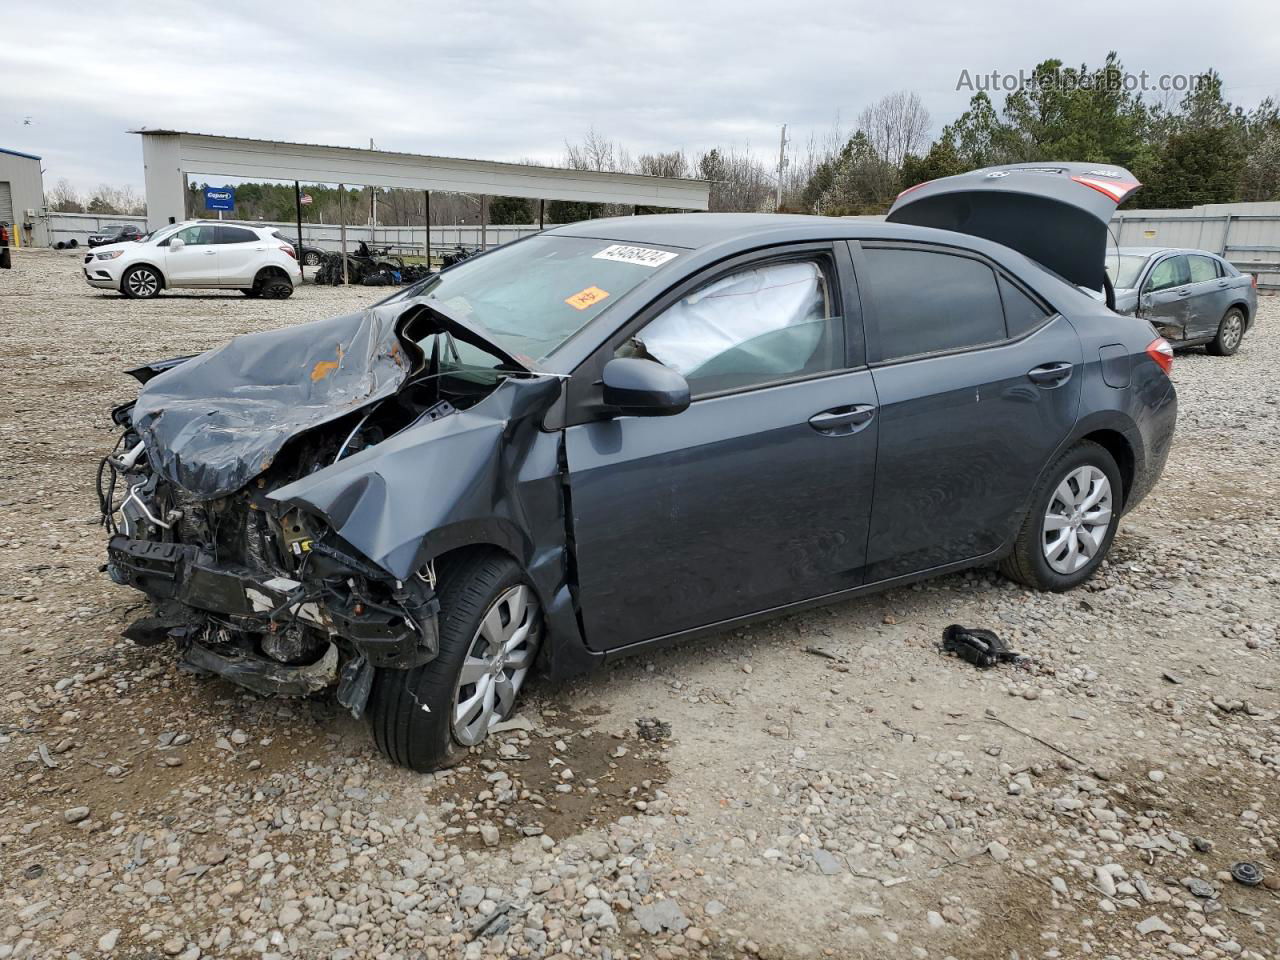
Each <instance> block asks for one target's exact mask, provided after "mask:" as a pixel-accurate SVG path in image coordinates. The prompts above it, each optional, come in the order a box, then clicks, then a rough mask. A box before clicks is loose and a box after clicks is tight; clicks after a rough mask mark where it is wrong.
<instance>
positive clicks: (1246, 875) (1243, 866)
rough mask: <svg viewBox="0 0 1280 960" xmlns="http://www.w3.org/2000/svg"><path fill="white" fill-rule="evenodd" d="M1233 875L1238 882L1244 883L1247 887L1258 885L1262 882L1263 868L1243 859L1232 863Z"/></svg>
mask: <svg viewBox="0 0 1280 960" xmlns="http://www.w3.org/2000/svg"><path fill="white" fill-rule="evenodd" d="M1231 877H1232V879H1233V880H1235V882H1236V883H1242V884H1244V885H1245V886H1246V887H1256V886H1257V885H1258V884H1260V883H1261V882H1262V868H1261V867H1260V866H1258V865H1257V864H1256V863H1251V862H1250V861H1248V860H1241V861H1240V862H1239V863H1233V864H1232V865H1231Z"/></svg>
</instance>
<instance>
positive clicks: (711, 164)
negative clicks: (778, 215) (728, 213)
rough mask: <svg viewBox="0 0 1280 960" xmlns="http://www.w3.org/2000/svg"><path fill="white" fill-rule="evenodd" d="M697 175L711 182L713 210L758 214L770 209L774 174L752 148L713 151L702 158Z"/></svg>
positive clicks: (729, 148) (699, 160)
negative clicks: (754, 153)
mask: <svg viewBox="0 0 1280 960" xmlns="http://www.w3.org/2000/svg"><path fill="white" fill-rule="evenodd" d="M697 173H698V176H699V177H701V178H702V179H703V180H710V181H711V190H710V198H709V205H710V207H709V208H710V209H711V210H716V211H719V210H737V211H745V212H752V213H754V212H759V211H762V210H765V209H768V208H769V207H770V203H769V201H770V198H771V197H772V196H773V190H774V182H773V174H771V173H770V172H769V171H768V170H767V169H766V168H765V165H764V164H763V163H762V162H761V161H760V159H759V158H758V157H756V156H754V155H753V154H752V153H751V150H750V148H749V147H742V148H739V147H724V148H722V147H713V148H712V149H711V150H708V151H707V152H706V153H704V154H703V155H702V156H700V157H699V158H698V166H697Z"/></svg>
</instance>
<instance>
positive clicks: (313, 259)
mask: <svg viewBox="0 0 1280 960" xmlns="http://www.w3.org/2000/svg"><path fill="white" fill-rule="evenodd" d="M302 262H303V263H305V264H306V265H307V266H308V267H318V266H320V254H318V253H316V252H315V251H314V250H312V251H310V252H308V253H305V254H303V255H302Z"/></svg>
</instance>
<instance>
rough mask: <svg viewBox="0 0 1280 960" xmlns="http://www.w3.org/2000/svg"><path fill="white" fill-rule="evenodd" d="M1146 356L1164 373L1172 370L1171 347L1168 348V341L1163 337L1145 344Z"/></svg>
mask: <svg viewBox="0 0 1280 960" xmlns="http://www.w3.org/2000/svg"><path fill="white" fill-rule="evenodd" d="M1147 356H1148V357H1150V358H1151V359H1152V360H1154V361H1155V362H1156V364H1157V365H1158V366H1159V367H1160V369H1161V370H1163V371H1164V372H1165V373H1168V372H1169V371H1170V370H1172V369H1173V347H1171V346H1169V341H1168V340H1166V339H1165V338H1164V337H1156V338H1155V339H1154V340H1152V341H1151V342H1150V343H1149V344H1147Z"/></svg>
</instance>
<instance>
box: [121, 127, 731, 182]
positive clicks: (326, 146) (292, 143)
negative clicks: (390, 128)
mask: <svg viewBox="0 0 1280 960" xmlns="http://www.w3.org/2000/svg"><path fill="white" fill-rule="evenodd" d="M128 132H129V133H137V134H142V135H146V134H156V135H159V136H168V137H212V138H215V139H219V140H239V141H242V142H244V143H277V144H281V145H283V146H287V147H316V148H318V149H320V150H352V151H354V152H356V153H383V154H387V155H389V156H394V157H413V158H415V159H417V160H455V161H459V162H461V163H484V164H494V165H500V166H507V167H516V168H521V169H529V170H554V171H556V172H557V173H564V172H566V170H568V169H570V168H566V167H552V166H548V165H546V164H539V163H517V162H515V161H511V160H477V159H476V158H475V157H446V156H441V155H439V154H428V153H405V152H404V151H402V150H383V149H381V148H375V149H373V150H370V149H369V148H367V147H349V146H339V145H337V144H332V143H306V142H303V141H299V140H264V139H262V138H260V137H236V136H227V135H226V134H221V133H200V132H199V131H197V130H148V129H145V128H143V129H141V130H130V131H128ZM573 172H575V173H611V174H616V175H617V176H620V177H647V178H649V179H651V180H675V181H683V182H685V183H706V182H707V181H705V180H701V179H699V178H697V177H658V176H654V175H653V174H648V173H631V172H618V171H614V170H575V171H573Z"/></svg>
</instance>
